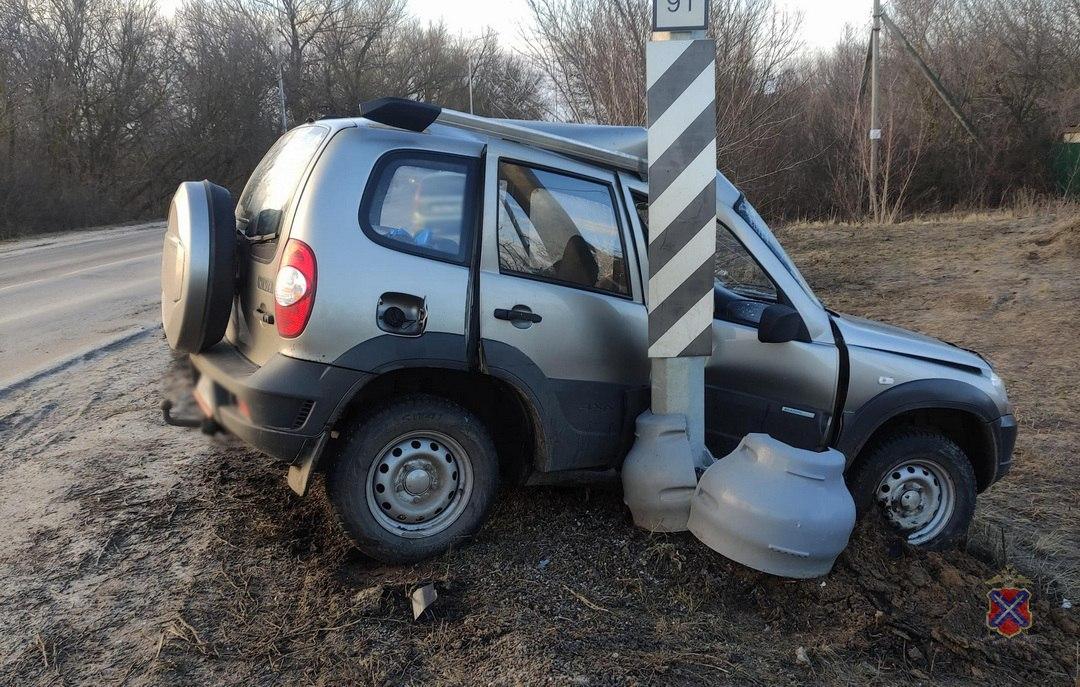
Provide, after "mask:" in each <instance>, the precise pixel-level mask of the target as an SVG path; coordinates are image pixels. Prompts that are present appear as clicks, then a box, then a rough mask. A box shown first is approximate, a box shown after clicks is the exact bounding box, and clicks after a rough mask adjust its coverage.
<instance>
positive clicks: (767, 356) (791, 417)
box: [705, 320, 840, 455]
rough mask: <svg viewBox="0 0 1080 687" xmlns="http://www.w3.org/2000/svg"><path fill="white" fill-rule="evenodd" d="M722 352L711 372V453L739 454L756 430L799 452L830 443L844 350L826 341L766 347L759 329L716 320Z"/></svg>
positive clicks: (709, 368)
mask: <svg viewBox="0 0 1080 687" xmlns="http://www.w3.org/2000/svg"><path fill="white" fill-rule="evenodd" d="M713 337H714V341H715V342H716V344H715V346H716V352H715V353H714V354H713V357H712V358H711V359H710V360H709V363H708V366H707V367H706V369H705V383H706V392H705V402H706V409H707V411H708V412H709V415H710V416H711V417H710V420H711V421H707V422H706V427H707V430H708V433H709V441H710V449H713V450H714V452H716V453H717V455H725V454H726V453H728V452H730V451H732V450H734V448H735V446H737V445H738V443H739V441H740V440H741V439H742V438H743V437H744V436H745V435H746V434H748V433H750V432H767V433H768V434H770V435H771V436H773V437H774V438H776V439H780V440H781V441H783V442H785V443H787V444H790V445H792V446H795V447H797V448H804V449H814V448H818V447H820V446H822V445H823V444H824V443H825V437H826V435H827V432H828V428H829V423H830V421H831V420H832V413H833V405H834V402H835V400H836V392H837V383H838V379H839V375H838V371H839V365H840V352H839V350H838V349H837V347H836V346H835V345H832V344H826V343H816V342H814V343H803V342H801V341H789V342H787V343H780V344H772V343H761V342H760V341H758V338H757V330H756V329H755V328H753V327H750V326H747V325H743V324H738V323H733V322H727V321H724V320H713Z"/></svg>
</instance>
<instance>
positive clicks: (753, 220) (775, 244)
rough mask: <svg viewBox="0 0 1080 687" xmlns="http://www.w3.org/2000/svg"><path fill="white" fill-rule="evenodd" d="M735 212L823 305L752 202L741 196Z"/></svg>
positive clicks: (807, 292)
mask: <svg viewBox="0 0 1080 687" xmlns="http://www.w3.org/2000/svg"><path fill="white" fill-rule="evenodd" d="M734 210H735V212H737V213H738V214H739V217H742V218H743V220H744V221H745V222H746V223H747V224H748V225H749V226H750V228H751V229H753V230H754V233H755V234H757V235H758V237H759V238H760V239H761V240H762V241H763V242H764V243H765V245H766V246H768V247H769V251H770V252H771V253H772V254H773V255H775V256H776V259H777V260H779V261H780V264H782V265H783V266H784V269H786V270H787V271H788V273H789V274H790V275H791V276H792V277H793V278H794V279H795V281H796V282H798V284H799V286H801V287H802V290H803V291H805V292H806V295H808V296H810V297H811V298H813V299H814V301H815V302H816V303H817V304H818V305H821V306H822V307H825V306H824V305H822V303H821V301H820V300H819V299H818V297H817V296H816V295H814V290H813V289H811V288H810V284H808V283H807V282H806V279H804V278H803V276H802V272H799V268H798V267H796V266H795V263H794V262H792V261H791V258H790V257H788V254H787V252H786V251H785V250H784V247H783V246H781V245H780V242H779V241H777V240H776V237H775V236H773V233H772V231H770V230H769V225H767V224H765V220H764V219H762V218H761V215H759V214H758V211H757V210H755V209H754V206H753V205H751V204H750V201H748V200H746V196H743V195H740V196H739V199H738V200H737V201H735V205H734Z"/></svg>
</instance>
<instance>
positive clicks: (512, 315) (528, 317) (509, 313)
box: [495, 306, 544, 324]
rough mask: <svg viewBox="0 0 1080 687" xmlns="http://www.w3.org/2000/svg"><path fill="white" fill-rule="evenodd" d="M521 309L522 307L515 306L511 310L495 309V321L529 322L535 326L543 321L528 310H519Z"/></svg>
mask: <svg viewBox="0 0 1080 687" xmlns="http://www.w3.org/2000/svg"><path fill="white" fill-rule="evenodd" d="M523 307H524V306H516V307H515V308H513V309H512V310H507V309H506V308H496V309H495V319H496V320H506V321H507V322H530V323H532V324H536V323H538V322H540V321H541V320H543V319H544V318H543V317H540V316H539V315H537V314H536V313H534V312H532V311H530V310H523V309H521V308H523Z"/></svg>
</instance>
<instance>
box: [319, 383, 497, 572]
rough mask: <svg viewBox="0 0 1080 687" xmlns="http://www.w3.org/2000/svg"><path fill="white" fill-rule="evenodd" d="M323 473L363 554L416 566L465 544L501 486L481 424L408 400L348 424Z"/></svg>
mask: <svg viewBox="0 0 1080 687" xmlns="http://www.w3.org/2000/svg"><path fill="white" fill-rule="evenodd" d="M343 434H344V436H343V437H342V442H341V444H340V449H339V450H338V451H337V453H336V455H335V457H334V458H335V459H334V461H333V464H332V465H331V466H330V467H329V469H328V471H327V490H328V492H329V496H330V500H331V502H332V503H333V505H334V509H335V512H336V513H337V516H338V518H339V520H340V521H341V523H342V525H343V527H344V528H345V530H346V531H347V532H348V533H349V535H350V536H351V537H352V538H353V540H354V541H355V542H356V545H357V546H358V547H359V548H360V550H361V551H363V552H364V553H366V554H367V555H369V556H371V557H372V558H375V559H376V560H379V561H382V562H384V563H395V564H404V563H415V562H417V561H421V560H424V559H426V558H431V557H432V556H435V555H437V554H440V553H442V552H444V551H446V550H447V549H449V548H451V547H452V546H454V545H456V544H458V543H460V542H462V541H464V540H466V539H468V538H469V537H471V536H472V535H473V534H475V533H476V532H477V530H479V529H480V527H481V525H483V523H484V520H485V519H486V518H487V514H488V511H489V510H490V508H491V505H492V502H493V501H494V498H495V494H496V492H497V491H498V485H499V463H498V458H497V455H496V452H495V445H494V443H493V442H492V440H491V437H490V434H489V432H488V430H487V428H486V427H485V426H484V425H483V423H482V422H481V421H480V419H479V418H478V417H477V416H476V415H474V414H473V413H471V412H470V411H468V410H467V409H465V408H463V407H462V406H460V405H458V404H456V403H454V402H452V401H450V400H447V399H444V398H440V397H437V396H430V395H426V394H414V395H409V396H406V397H404V398H402V399H400V400H397V401H393V402H391V403H389V404H386V405H383V406H381V407H379V408H378V409H376V410H374V411H373V412H370V413H367V414H366V415H365V416H364V417H362V418H361V419H359V420H358V421H355V422H353V423H352V424H351V425H350V426H349V427H348V428H347V429H346V430H345V431H344V432H343Z"/></svg>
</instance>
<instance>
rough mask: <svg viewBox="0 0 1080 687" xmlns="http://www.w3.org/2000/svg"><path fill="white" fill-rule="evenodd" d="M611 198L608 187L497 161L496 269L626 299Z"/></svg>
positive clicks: (621, 251)
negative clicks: (497, 217)
mask: <svg viewBox="0 0 1080 687" xmlns="http://www.w3.org/2000/svg"><path fill="white" fill-rule="evenodd" d="M614 198H615V196H614V193H613V191H612V188H611V186H609V185H608V184H603V183H598V182H595V181H588V180H585V179H579V178H577V177H571V176H566V175H564V174H557V173H555V172H548V171H546V170H541V169H534V168H531V167H525V166H523V165H518V164H513V163H508V162H502V163H500V164H499V198H498V202H499V220H498V235H499V268H500V270H502V271H503V272H508V273H511V274H518V275H522V276H527V277H536V278H542V279H546V280H550V281H553V282H558V283H561V284H566V285H568V286H577V287H583V288H586V289H594V290H599V291H605V292H609V293H613V294H617V295H620V296H625V295H628V294H629V293H630V288H629V286H628V281H627V273H626V258H625V255H626V253H625V250H624V246H623V239H622V232H621V231H620V227H619V221H618V219H617V215H616V211H615V201H614Z"/></svg>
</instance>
